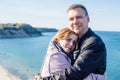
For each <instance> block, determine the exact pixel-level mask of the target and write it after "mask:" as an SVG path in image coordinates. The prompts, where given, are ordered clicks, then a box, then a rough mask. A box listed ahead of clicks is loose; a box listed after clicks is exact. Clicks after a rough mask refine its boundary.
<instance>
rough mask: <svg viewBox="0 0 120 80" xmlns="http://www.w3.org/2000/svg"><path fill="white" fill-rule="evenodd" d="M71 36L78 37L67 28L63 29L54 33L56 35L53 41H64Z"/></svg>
mask: <svg viewBox="0 0 120 80" xmlns="http://www.w3.org/2000/svg"><path fill="white" fill-rule="evenodd" d="M72 34H75V35H76V36H77V37H78V34H76V33H75V32H74V31H72V30H71V29H69V28H63V29H61V30H59V31H58V32H57V33H56V35H55V36H54V38H53V40H55V41H59V40H64V39H67V38H68V37H69V36H71V35H72Z"/></svg>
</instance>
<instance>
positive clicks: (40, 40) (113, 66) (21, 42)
mask: <svg viewBox="0 0 120 80" xmlns="http://www.w3.org/2000/svg"><path fill="white" fill-rule="evenodd" d="M55 33H56V32H47V33H43V36H39V37H30V38H8V39H0V65H2V66H3V67H5V68H7V69H8V70H9V72H10V73H12V74H14V75H16V76H18V77H20V78H21V79H22V80H33V78H34V76H35V75H36V74H37V73H39V71H40V68H41V65H42V62H43V60H44V57H45V54H46V51H47V47H48V44H49V41H50V40H51V39H52V37H53V36H54V35H55ZM95 33H97V34H98V35H99V36H100V37H101V38H102V39H103V41H104V43H105V45H106V48H107V71H106V76H107V80H119V77H120V68H119V67H120V32H114V31H95Z"/></svg>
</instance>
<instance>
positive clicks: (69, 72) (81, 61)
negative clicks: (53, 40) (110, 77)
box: [44, 29, 106, 80]
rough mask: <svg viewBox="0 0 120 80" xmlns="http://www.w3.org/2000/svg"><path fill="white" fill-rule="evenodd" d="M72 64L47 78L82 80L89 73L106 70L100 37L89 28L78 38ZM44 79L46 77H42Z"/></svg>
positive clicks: (104, 51) (103, 46)
mask: <svg viewBox="0 0 120 80" xmlns="http://www.w3.org/2000/svg"><path fill="white" fill-rule="evenodd" d="M78 48H79V49H77V50H76V51H75V52H76V53H74V54H75V56H74V57H75V61H74V63H73V65H72V66H71V67H69V68H67V69H65V70H64V71H63V72H61V73H60V74H59V75H54V76H51V77H48V78H47V79H48V80H83V79H84V78H85V77H87V76H88V75H89V74H90V73H94V74H104V73H105V71H106V48H105V44H104V43H103V41H102V39H101V38H100V37H99V36H98V35H96V34H95V33H94V32H93V31H92V30H91V29H89V30H88V31H87V32H86V33H85V34H84V35H83V36H82V37H81V38H80V40H79V45H78ZM44 80H46V79H44Z"/></svg>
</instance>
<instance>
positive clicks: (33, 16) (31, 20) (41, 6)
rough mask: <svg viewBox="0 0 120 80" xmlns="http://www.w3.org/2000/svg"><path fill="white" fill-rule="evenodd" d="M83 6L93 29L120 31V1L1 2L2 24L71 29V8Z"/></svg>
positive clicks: (21, 0)
mask: <svg viewBox="0 0 120 80" xmlns="http://www.w3.org/2000/svg"><path fill="white" fill-rule="evenodd" d="M74 3H80V4H83V5H84V6H85V7H86V8H87V10H88V13H89V16H90V23H89V27H91V28H92V29H93V30H104V31H120V0H0V23H27V24H30V25H32V26H33V27H53V28H57V29H60V28H63V27H66V26H68V21H67V13H66V10H67V8H68V7H69V6H70V5H71V4H74Z"/></svg>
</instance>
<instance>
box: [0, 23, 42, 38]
mask: <svg viewBox="0 0 120 80" xmlns="http://www.w3.org/2000/svg"><path fill="white" fill-rule="evenodd" d="M41 35H42V34H41V32H40V31H39V30H37V29H36V28H33V27H32V26H31V25H29V24H0V38H16V37H34V36H41Z"/></svg>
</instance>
